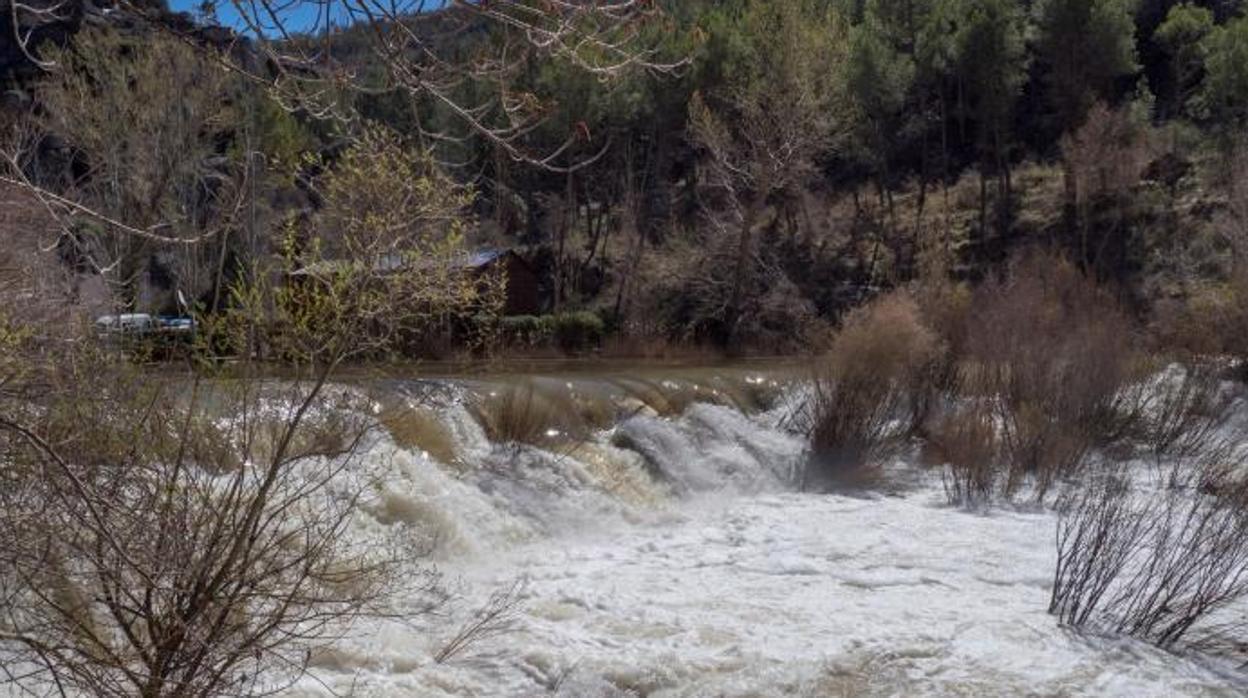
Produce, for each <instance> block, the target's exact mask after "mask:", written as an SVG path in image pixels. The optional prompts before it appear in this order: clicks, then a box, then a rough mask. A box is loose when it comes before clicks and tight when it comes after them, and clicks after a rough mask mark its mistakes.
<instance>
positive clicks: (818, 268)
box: [0, 0, 1248, 353]
mask: <svg viewBox="0 0 1248 698" xmlns="http://www.w3.org/2000/svg"><path fill="white" fill-rule="evenodd" d="M456 5H460V4H459V3H456ZM608 5H610V4H608ZM620 5H621V7H626V8H627V9H620V10H619V15H620V16H619V17H609V16H608V17H604V16H597V17H594V18H592V19H585V18H581V19H578V20H576V21H586V22H596V23H597V24H594V25H593V26H592V31H591V32H589V33H586V34H585V35H584V36H582V37H581V39H580V43H574V42H572V41H565V38H566V37H565V36H564V35H562V34H560V33H559V31H560V30H558V29H556V28H553V25H551V26H538V27H532V26H526V25H525V24H524V22H523V21H522V20H523V19H524V17H525V16H526V15H525V14H524V7H525V4H524V3H504V4H503V9H502V10H499V9H496V8H491V7H490V4H489V3H480V4H479V5H478V4H477V3H463V4H462V5H460V6H457V7H453V8H450V9H422V7H423V5H421V6H420V7H418V6H417V5H416V4H413V5H412V6H410V7H406V8H394V7H390V9H389V10H388V11H380V10H378V11H375V12H369V11H368V10H369V4H368V3H360V4H359V6H358V8H356V6H355V5H352V4H350V3H348V4H346V5H343V10H342V14H341V15H340V16H337V17H335V18H334V20H335V21H334V23H333V26H330V24H329V23H327V24H326V25H325V26H323V27H322V26H320V25H319V24H318V25H316V26H315V27H314V26H305V25H303V24H298V23H293V20H292V19H290V18H289V17H288V18H287V22H286V23H282V22H280V21H278V20H279V19H280V18H281V15H280V13H277V14H274V15H273V16H271V17H270V16H267V15H264V14H263V13H259V12H256V13H252V14H249V13H247V12H245V11H244V12H241V16H242V18H243V19H242V20H240V19H239V16H240V13H239V11H233V10H232V11H230V12H226V11H225V9H226V8H224V7H223V8H221V9H222V11H221V12H220V13H219V14H220V15H221V17H222V18H223V19H221V20H219V19H218V18H217V15H218V13H217V11H216V10H217V8H214V7H213V6H211V5H205V6H203V7H201V8H197V10H196V11H195V12H194V13H192V14H185V13H183V14H179V13H175V12H171V11H170V9H169V8H167V7H163V6H160V5H158V4H150V3H135V2H122V3H120V4H109V3H104V4H93V3H82V4H79V5H75V6H74V7H73V9H72V11H68V12H67V11H65V10H64V9H63V8H62V9H60V10H58V11H56V12H52V11H49V12H48V13H46V14H42V15H41V14H39V13H38V12H36V11H35V10H34V9H23V10H22V11H20V12H18V13H17V14H15V15H12V16H11V15H10V13H8V12H6V13H4V14H5V19H4V20H2V22H3V24H0V30H2V31H3V33H4V35H5V36H6V40H5V44H4V45H5V47H6V48H5V49H4V50H3V51H2V52H0V81H3V87H4V95H5V99H4V103H3V104H4V110H3V112H2V118H3V119H4V123H5V128H4V137H5V139H6V143H5V146H4V147H5V150H4V152H5V155H6V162H5V166H6V171H5V172H4V178H5V179H4V181H5V182H6V186H8V187H9V188H10V189H13V190H17V189H21V188H25V189H28V190H29V189H30V188H32V187H33V188H34V190H36V191H38V192H42V194H41V195H42V197H43V202H44V203H50V204H52V206H51V209H50V211H49V213H50V214H54V217H55V218H56V220H57V223H58V226H59V228H60V230H61V234H59V235H58V236H56V239H55V245H56V246H57V248H58V249H59V250H60V251H61V254H60V260H61V264H62V266H64V267H65V268H67V269H69V270H71V271H72V272H73V275H74V279H73V284H72V285H73V286H74V287H75V288H84V289H92V290H91V292H90V293H86V294H85V295H84V294H75V296H76V297H79V298H80V299H82V300H81V302H84V303H86V302H88V301H89V302H90V303H92V304H94V305H95V306H98V307H99V308H109V307H119V308H124V309H130V310H137V311H143V312H164V313H176V312H178V308H177V301H176V298H177V294H178V292H181V294H182V296H183V298H185V299H189V300H188V303H189V304H192V305H197V306H198V307H200V308H201V309H203V310H205V311H207V312H214V311H216V310H217V309H219V308H220V307H221V306H222V304H223V303H225V302H226V300H227V296H228V295H229V294H228V293H226V292H225V289H226V287H228V286H229V284H230V283H231V280H234V279H237V278H239V277H240V275H243V276H245V275H247V274H249V273H253V272H254V267H253V265H254V263H255V262H256V260H258V259H265V258H271V257H273V256H275V255H280V254H282V253H283V249H284V250H285V253H286V254H288V256H289V255H291V254H293V255H294V256H295V257H296V258H297V257H299V255H301V254H305V252H302V251H300V250H302V248H303V246H304V245H305V243H307V241H310V240H312V239H314V238H315V239H318V240H323V241H324V243H325V245H326V248H325V250H322V251H320V252H318V254H320V255H321V256H325V257H335V256H337V257H341V256H342V254H343V250H342V249H333V248H334V247H335V245H337V246H338V247H341V245H340V244H338V243H340V242H341V238H342V237H343V232H342V229H343V225H344V221H343V216H344V215H346V216H351V215H356V214H364V211H365V210H367V206H369V205H370V202H374V203H376V202H378V201H382V202H393V200H394V195H396V191H397V190H391V191H385V190H384V187H385V186H387V185H389V186H391V187H392V188H393V187H398V188H400V189H401V188H402V186H403V184H402V183H401V182H396V181H388V180H387V179H386V178H384V177H383V178H377V177H373V176H367V177H364V178H363V180H362V182H361V183H362V184H366V185H368V186H369V187H371V189H372V191H367V192H352V193H351V194H350V195H349V196H347V195H344V196H343V197H340V198H339V203H344V202H347V201H348V200H349V201H350V203H349V204H346V203H344V205H350V206H363V207H365V209H361V210H356V211H347V212H344V211H334V210H333V207H334V201H331V200H329V199H332V198H333V197H328V198H327V196H326V181H325V175H326V173H327V172H331V171H333V170H334V168H335V167H336V166H337V165H338V164H339V163H340V162H341V161H342V158H343V157H344V156H345V155H344V154H347V153H350V152H351V151H352V149H353V148H358V147H359V144H360V143H362V142H367V143H372V144H373V146H374V147H383V148H389V149H391V150H392V151H393V152H389V154H388V156H390V157H400V158H404V157H409V156H408V155H406V154H405V153H415V155H413V156H411V157H414V158H415V161H418V162H410V163H408V164H409V165H411V166H413V167H416V168H417V169H418V170H420V172H421V173H422V174H426V175H429V176H431V177H432V181H438V182H444V183H445V186H447V187H450V188H451V189H453V190H454V192H453V193H452V192H447V195H448V196H452V197H462V198H463V200H464V202H465V203H466V206H465V208H464V209H463V210H462V211H461V214H457V215H461V217H462V225H461V226H459V227H460V228H462V230H460V233H461V234H462V236H463V239H462V241H460V242H458V243H456V244H457V245H462V246H464V247H468V248H473V249H480V248H490V249H512V250H515V251H516V252H517V253H518V254H519V255H520V256H521V257H522V258H523V259H524V261H525V263H527V265H528V266H529V267H531V269H532V271H533V272H534V274H535V276H536V278H537V279H538V284H539V290H538V293H539V294H540V299H539V301H538V302H539V304H540V307H541V309H542V310H543V311H545V312H548V313H552V314H555V315H557V316H560V317H561V318H562V320H561V322H562V324H561V325H560V324H559V323H553V322H546V323H544V324H543V322H541V321H539V320H537V319H525V318H518V319H516V318H513V319H511V320H506V321H505V322H504V324H503V328H504V334H507V335H508V336H510V337H511V338H512V339H513V340H516V341H513V342H512V343H513V344H525V343H527V342H528V340H530V339H532V335H534V334H537V335H541V334H543V333H549V332H556V333H557V332H559V330H558V327H556V325H558V326H559V327H564V328H571V329H569V330H568V331H567V332H565V334H567V333H569V332H570V333H571V334H572V335H575V336H574V337H573V340H575V341H571V342H570V343H569V344H570V345H576V346H580V345H583V344H585V342H582V341H581V339H583V338H582V337H581V335H586V336H588V337H589V344H596V343H597V342H598V337H599V336H600V335H602V334H605V335H608V336H609V337H612V338H614V339H612V340H611V341H610V342H608V343H609V344H612V345H613V346H614V347H615V348H616V349H617V350H618V351H621V352H643V353H644V352H646V351H654V350H655V349H654V347H657V346H660V345H668V344H672V343H675V344H689V345H700V346H712V347H720V348H727V349H730V350H733V351H744V352H750V351H755V352H758V351H761V352H769V351H795V350H802V349H805V348H807V347H810V346H812V345H818V344H819V343H820V342H822V341H823V339H824V337H825V336H826V334H827V332H826V328H830V327H834V326H835V325H836V324H837V323H838V322H839V320H840V318H841V317H842V316H843V315H844V313H845V312H846V311H847V310H848V309H850V308H852V307H854V306H856V305H858V304H860V303H862V302H863V301H864V300H866V299H868V298H870V297H872V296H874V295H876V294H878V293H879V292H880V291H881V290H885V289H888V288H892V287H896V286H899V285H904V284H907V283H910V282H913V281H915V280H919V279H928V280H930V279H932V278H940V279H941V280H942V281H943V280H946V279H947V280H950V281H952V282H955V283H969V284H974V283H977V282H979V281H981V280H983V279H985V278H987V277H989V276H992V275H994V274H997V273H999V272H1000V271H1001V270H1003V269H1004V268H1005V267H1006V265H1007V263H1008V261H1009V260H1010V259H1011V258H1012V257H1013V256H1014V255H1015V253H1016V251H1018V250H1020V249H1023V248H1027V247H1031V246H1043V247H1046V248H1054V249H1056V250H1058V251H1060V252H1061V254H1063V255H1064V256H1066V257H1067V258H1069V259H1070V260H1072V261H1073V262H1074V263H1075V264H1076V265H1077V266H1078V267H1079V268H1080V269H1082V270H1083V271H1084V272H1086V273H1087V274H1089V275H1091V276H1093V277H1094V278H1095V279H1097V280H1098V281H1100V282H1103V283H1106V284H1109V286H1110V288H1112V289H1113V292H1114V293H1116V294H1118V295H1119V297H1120V299H1121V300H1122V301H1123V302H1125V303H1127V304H1128V306H1129V308H1130V309H1131V312H1132V313H1133V314H1134V315H1135V316H1136V317H1137V318H1138V319H1140V320H1141V321H1143V322H1145V323H1147V324H1150V325H1153V326H1154V327H1156V328H1158V331H1159V332H1160V333H1162V334H1170V335H1175V334H1184V333H1183V332H1182V331H1180V330H1176V329H1175V326H1176V325H1181V324H1182V323H1183V322H1184V320H1183V317H1184V316H1185V315H1187V314H1190V312H1189V311H1190V310H1191V309H1192V308H1203V309H1208V308H1219V309H1222V310H1225V311H1226V312H1227V313H1230V314H1235V313H1232V311H1233V310H1235V309H1237V308H1238V306H1239V305H1241V304H1242V303H1241V301H1240V294H1241V293H1242V292H1243V291H1241V290H1240V289H1241V288H1242V287H1245V286H1248V281H1244V280H1242V279H1241V276H1243V275H1241V274H1240V273H1239V272H1240V267H1241V266H1242V265H1241V264H1239V259H1240V258H1241V257H1242V255H1243V254H1244V253H1245V252H1246V251H1248V250H1246V249H1245V245H1248V237H1246V236H1248V229H1245V225H1246V224H1245V222H1244V221H1245V215H1244V213H1245V209H1248V184H1245V181H1246V180H1248V144H1246V143H1245V128H1246V127H1248V18H1246V17H1244V11H1245V10H1244V7H1243V6H1242V3H1240V2H1237V1H1235V0H1208V1H1207V2H1182V3H1179V2H1171V1H1169V0H1140V1H1138V2H1137V1H1133V0H1034V1H1033V0H769V1H766V2H764V1H762V0H723V1H718V2H715V1H710V0H681V1H676V0H668V1H666V2H657V3H653V4H652V3H641V2H629V3H620ZM49 7H51V5H49ZM400 9H406V10H407V13H406V14H404V13H403V12H401V11H399V10H400ZM417 10H420V11H417ZM508 12H510V13H512V14H507V13H508ZM491 13H496V15H497V16H495V15H492V14H491ZM606 14H607V15H610V12H608V13H606ZM13 17H15V18H16V19H17V26H16V27H15V26H12V18H13ZM226 17H228V18H230V19H229V20H228V21H227V20H226V19H224V18H226ZM500 17H502V21H500ZM517 18H520V19H517ZM248 21H250V22H252V26H247V22H248ZM301 21H304V20H301ZM222 22H224V23H225V24H226V25H228V26H223V25H222ZM305 23H306V21H305ZM287 24H289V25H290V26H286V25H287ZM572 24H574V23H573V22H569V24H568V26H567V27H564V29H565V30H571V28H572ZM283 29H285V30H289V31H282V30H283ZM584 29H585V27H580V28H577V29H576V31H582V30H584ZM15 30H16V33H15ZM235 30H238V31H235ZM299 32H303V33H299ZM522 32H530V33H533V32H536V33H537V34H538V40H537V41H536V42H533V43H528V44H525V46H526V48H524V50H519V49H516V50H511V51H509V49H508V47H512V46H516V45H518V44H517V42H516V40H515V36H514V35H515V34H516V33H522ZM541 32H549V34H548V35H546V36H547V38H548V39H549V40H548V41H543V39H542V36H541ZM569 36H570V34H569ZM586 37H590V38H591V39H592V40H586ZM19 39H20V40H19ZM422 52H424V53H422ZM379 131H384V132H385V133H386V134H387V135H386V136H385V137H384V138H381V139H372V140H370V139H362V134H366V133H377V132H379ZM382 142H384V143H385V145H384V146H379V145H378V143H382ZM377 155H378V154H377V153H373V156H370V158H368V162H369V163H370V164H372V165H374V166H375V165H376V164H377V163H378V162H379V161H378V160H377V159H376V157H374V156H377ZM391 180H393V178H391ZM16 195H17V194H15V196H16ZM30 203H31V204H32V205H34V206H35V207H36V208H38V205H37V204H34V199H31V200H30ZM31 215H35V214H34V213H32V214H31ZM385 215H394V216H398V217H400V218H401V217H403V216H404V215H408V216H409V220H410V219H411V217H418V216H419V214H418V213H415V212H411V211H408V212H404V211H402V210H398V211H389V212H386V214H385ZM122 228H132V229H136V230H142V231H147V232H150V233H156V234H154V235H150V236H148V237H147V238H146V239H140V240H138V241H136V240H135V239H133V238H131V237H124V236H118V235H116V234H115V233H116V232H117V231H118V230H120V229H122ZM3 232H4V234H5V235H6V236H12V235H15V234H17V235H20V231H18V230H16V229H9V228H6V229H5V230H4V231H3ZM201 239H202V240H201ZM188 240H201V242H202V244H195V245H189V244H186V241H188ZM409 242H410V240H409ZM42 244H43V245H44V246H46V245H47V244H49V243H48V240H47V239H44V240H43V243H42ZM292 244H293V245H294V246H295V247H294V248H291V247H290V245H292ZM283 245H285V247H283ZM295 248H298V249H295ZM292 250H293V251H292ZM292 264H294V266H300V265H306V264H307V260H303V261H295V262H292ZM248 270H252V271H248ZM1245 274H1248V272H1245ZM450 344H454V342H449V343H447V342H443V343H440V344H438V346H443V349H439V350H437V351H436V352H435V353H445V352H446V351H449V348H447V347H449V345H450ZM444 345H445V346H444ZM424 346H425V348H426V349H428V347H429V346H431V345H429V344H428V343H426V344H424ZM647 347H650V348H647Z"/></svg>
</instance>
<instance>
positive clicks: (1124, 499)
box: [1049, 469, 1248, 649]
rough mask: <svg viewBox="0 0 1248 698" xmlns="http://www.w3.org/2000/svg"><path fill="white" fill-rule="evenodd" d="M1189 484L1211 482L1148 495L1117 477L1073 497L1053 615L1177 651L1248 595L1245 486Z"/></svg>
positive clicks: (1067, 507) (1060, 542) (1064, 517)
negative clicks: (1201, 627) (1220, 612)
mask: <svg viewBox="0 0 1248 698" xmlns="http://www.w3.org/2000/svg"><path fill="white" fill-rule="evenodd" d="M1185 480H1186V481H1187V482H1189V483H1197V482H1204V483H1205V484H1204V486H1202V487H1200V488H1196V487H1166V488H1162V489H1159V490H1155V491H1151V492H1141V491H1137V490H1134V489H1133V488H1132V487H1131V485H1130V483H1129V481H1128V480H1126V479H1125V478H1123V477H1122V476H1121V474H1118V475H1110V476H1102V477H1098V478H1092V479H1089V480H1086V481H1085V482H1083V483H1081V487H1080V489H1078V490H1075V491H1073V492H1072V493H1070V494H1068V495H1067V496H1066V498H1065V499H1064V501H1063V502H1062V505H1061V507H1060V509H1059V511H1060V518H1059V521H1058V527H1057V546H1058V557H1057V565H1056V567H1055V571H1054V586H1053V593H1052V597H1051V600H1050V605H1049V611H1050V612H1051V613H1053V614H1055V615H1056V616H1058V618H1059V619H1060V620H1061V622H1063V623H1065V624H1068V625H1070V626H1072V627H1077V628H1088V629H1093V630H1097V631H1103V632H1111V633H1120V634H1127V635H1131V636H1134V637H1138V638H1141V639H1144V640H1147V641H1149V642H1152V643H1154V644H1156V645H1158V646H1160V647H1163V648H1167V649H1169V648H1175V647H1177V646H1179V645H1180V643H1182V642H1183V640H1184V638H1185V637H1187V636H1188V633H1189V632H1191V631H1192V630H1193V628H1197V627H1198V626H1199V625H1200V624H1201V623H1202V622H1205V621H1207V620H1208V619H1210V617H1211V616H1212V614H1214V613H1215V612H1217V611H1218V610H1219V609H1222V608H1225V607H1226V606H1227V605H1229V604H1231V603H1234V602H1236V601H1237V600H1240V599H1242V598H1244V597H1245V595H1248V511H1246V510H1245V508H1244V502H1243V501H1242V499H1241V497H1240V496H1239V492H1241V491H1242V488H1243V486H1242V483H1241V482H1239V481H1237V480H1235V479H1233V478H1231V477H1229V476H1228V475H1227V474H1225V473H1224V472H1216V471H1205V472H1200V471H1199V470H1198V469H1195V470H1193V471H1192V472H1190V473H1189V475H1188V477H1187V478H1185Z"/></svg>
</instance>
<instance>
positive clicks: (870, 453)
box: [804, 291, 940, 484]
mask: <svg viewBox="0 0 1248 698" xmlns="http://www.w3.org/2000/svg"><path fill="white" fill-rule="evenodd" d="M939 351H940V346H939V341H938V339H937V337H936V336H935V334H934V333H933V332H932V331H931V330H930V329H928V328H927V327H926V326H925V325H924V324H923V323H922V321H921V319H920V317H919V309H918V306H917V304H915V302H914V300H913V299H911V298H910V296H909V294H907V293H905V292H904V291H899V292H896V293H894V294H891V295H889V296H886V297H884V298H882V299H880V300H877V301H876V302H874V303H872V304H871V305H869V306H867V307H865V308H863V309H861V310H859V311H857V312H855V313H854V314H853V315H852V316H851V317H850V318H849V319H848V320H847V321H846V323H845V326H844V327H843V328H842V330H841V331H840V333H839V334H838V335H837V337H836V339H835V340H834V341H833V345H832V349H831V351H830V353H829V354H828V356H827V357H826V359H824V361H823V364H822V365H821V366H820V367H819V369H818V373H817V374H816V376H815V380H814V384H813V387H812V390H813V394H812V396H811V398H810V400H809V402H808V404H807V408H806V411H805V415H804V416H805V419H806V420H808V425H807V430H808V432H809V434H810V441H811V456H810V463H809V464H808V465H807V467H806V473H805V475H804V480H805V483H806V484H812V483H816V482H842V483H843V482H845V481H846V480H849V481H853V480H858V479H862V478H870V477H872V476H873V475H874V474H876V471H877V469H878V467H879V465H880V464H881V461H882V459H883V458H884V457H885V456H887V454H888V453H889V452H890V450H891V449H892V448H893V447H894V446H895V445H896V444H897V442H898V439H899V438H900V437H901V436H904V435H905V434H907V433H908V432H909V431H910V428H911V426H912V425H910V424H907V423H906V422H907V417H908V416H909V415H910V414H911V411H910V409H909V407H910V398H911V395H912V394H914V392H915V388H916V384H918V383H919V382H920V381H921V380H922V378H923V377H924V376H925V372H926V371H927V370H928V369H929V367H930V365H931V363H932V361H933V360H934V358H935V357H936V356H937V355H938V353H939Z"/></svg>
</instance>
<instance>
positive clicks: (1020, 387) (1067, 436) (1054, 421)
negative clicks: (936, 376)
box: [965, 252, 1138, 499]
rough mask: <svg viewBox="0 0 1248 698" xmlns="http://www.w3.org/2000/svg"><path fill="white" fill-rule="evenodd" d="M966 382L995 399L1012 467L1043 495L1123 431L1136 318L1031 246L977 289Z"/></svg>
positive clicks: (1011, 482)
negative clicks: (1002, 276)
mask: <svg viewBox="0 0 1248 698" xmlns="http://www.w3.org/2000/svg"><path fill="white" fill-rule="evenodd" d="M974 308H975V311H974V314H973V318H974V320H973V322H972V323H971V326H970V328H969V330H968V336H967V340H966V341H967V347H968V349H967V352H968V357H967V358H968V360H969V362H970V366H969V367H968V368H967V370H966V372H965V375H966V376H967V379H968V386H967V388H966V389H967V390H968V391H969V392H970V393H972V394H974V395H977V396H979V397H981V398H982V399H986V400H988V401H990V402H991V404H993V405H994V407H995V408H996V411H997V419H998V421H999V423H1000V430H1001V439H1002V444H1003V447H1004V449H1003V450H1004V454H1005V456H1006V461H1007V465H1008V468H1009V472H1008V475H1007V478H1006V480H1005V482H1006V484H1005V493H1006V494H1013V493H1014V492H1015V491H1016V490H1017V489H1018V488H1019V487H1020V486H1022V485H1023V484H1024V483H1026V482H1031V483H1032V484H1034V485H1035V487H1036V495H1037V497H1039V498H1041V499H1042V498H1043V497H1044V496H1045V494H1046V493H1047V491H1048V490H1049V488H1050V487H1051V486H1052V485H1053V484H1054V483H1055V482H1056V481H1057V480H1058V479H1060V478H1062V477H1064V476H1066V475H1069V474H1071V473H1073V472H1075V471H1077V470H1078V469H1079V468H1080V467H1081V466H1082V464H1083V463H1084V461H1085V459H1086V457H1087V455H1088V453H1089V451H1090V450H1091V449H1092V448H1093V447H1094V446H1103V445H1107V444H1109V443H1112V442H1113V441H1115V440H1116V439H1119V438H1121V437H1122V435H1123V434H1124V433H1125V431H1126V430H1125V428H1124V425H1123V424H1122V421H1121V420H1122V416H1123V410H1122V409H1121V408H1122V405H1121V402H1120V401H1121V399H1122V392H1121V388H1122V386H1123V385H1124V384H1125V383H1126V382H1128V381H1129V380H1130V379H1131V378H1133V377H1134V376H1135V370H1136V368H1137V366H1138V362H1136V361H1135V358H1134V354H1133V350H1132V346H1131V334H1132V332H1131V328H1132V326H1131V323H1130V321H1129V320H1128V319H1127V317H1126V315H1125V314H1124V313H1123V311H1122V310H1121V309H1120V308H1119V306H1118V304H1117V303H1116V302H1115V301H1114V300H1113V298H1112V297H1110V296H1109V295H1108V294H1107V293H1106V292H1105V291H1104V290H1102V289H1100V288H1098V287H1097V286H1096V285H1095V284H1094V283H1093V282H1092V281H1091V280H1089V279H1088V278H1086V277H1084V276H1083V275H1082V274H1081V273H1080V272H1079V271H1078V270H1077V269H1075V268H1074V267H1073V265H1071V264H1070V263H1068V262H1066V261H1065V260H1063V259H1061V258H1060V257H1057V256H1054V255H1050V254H1045V253H1038V252H1033V253H1031V254H1029V255H1028V256H1025V257H1024V258H1022V259H1021V260H1020V261H1019V262H1018V263H1017V264H1016V266H1015V268H1014V269H1013V272H1012V274H1011V276H1010V277H1009V279H1008V280H1007V281H1004V282H1000V281H990V282H987V283H985V284H984V285H983V286H981V287H980V288H979V289H977V291H976V298H975V300H974Z"/></svg>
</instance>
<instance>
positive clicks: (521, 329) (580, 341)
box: [498, 310, 607, 352]
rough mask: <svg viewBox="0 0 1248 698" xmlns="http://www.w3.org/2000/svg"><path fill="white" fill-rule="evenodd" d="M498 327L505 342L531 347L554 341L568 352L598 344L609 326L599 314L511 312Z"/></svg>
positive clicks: (501, 320)
mask: <svg viewBox="0 0 1248 698" xmlns="http://www.w3.org/2000/svg"><path fill="white" fill-rule="evenodd" d="M498 326H499V327H498V329H499V331H500V332H501V333H502V337H503V339H504V340H505V341H507V342H511V343H513V344H521V345H528V346H543V345H547V344H552V343H553V344H554V345H555V346H557V347H559V348H560V349H562V350H564V351H568V352H576V351H584V350H586V349H590V348H592V347H595V346H597V345H599V344H600V343H601V342H602V339H603V337H604V336H606V332H607V327H606V323H605V322H603V319H602V318H601V317H599V316H598V314H597V313H592V312H589V311H585V310H582V311H573V312H566V313H557V314H555V315H543V316H541V317H537V316H534V315H509V316H507V317H503V318H499V321H498Z"/></svg>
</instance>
